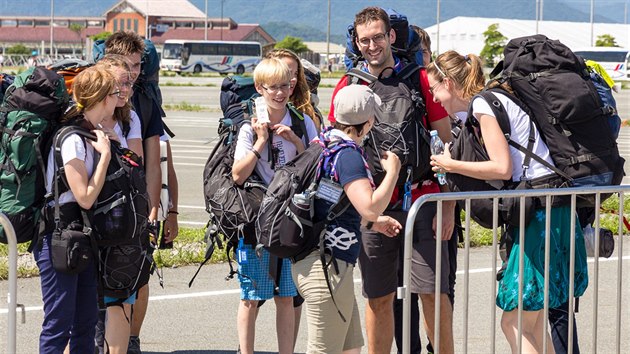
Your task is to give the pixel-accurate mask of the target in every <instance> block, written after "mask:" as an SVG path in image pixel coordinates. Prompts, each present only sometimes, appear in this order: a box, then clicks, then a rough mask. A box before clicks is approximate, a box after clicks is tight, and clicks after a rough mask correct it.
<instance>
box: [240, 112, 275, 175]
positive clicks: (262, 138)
mask: <svg viewBox="0 0 630 354" xmlns="http://www.w3.org/2000/svg"><path fill="white" fill-rule="evenodd" d="M252 129H253V130H254V133H256V134H255V135H256V137H257V138H256V142H255V143H254V145H253V147H252V149H253V150H255V151H256V152H258V155H260V153H261V152H262V151H263V149H264V148H265V145H266V144H267V139H271V137H270V136H269V129H268V126H267V123H263V124H259V123H258V121H257V120H256V118H255V117H254V118H252ZM237 144H238V143H237ZM257 162H258V156H256V154H255V153H254V152H253V151H250V152H248V153H247V155H245V157H244V158H242V159H240V160H238V161H234V164H233V165H232V178H233V179H234V183H236V184H238V185H242V184H243V183H245V180H246V179H247V177H249V176H251V175H252V172H254V168H256V163H257Z"/></svg>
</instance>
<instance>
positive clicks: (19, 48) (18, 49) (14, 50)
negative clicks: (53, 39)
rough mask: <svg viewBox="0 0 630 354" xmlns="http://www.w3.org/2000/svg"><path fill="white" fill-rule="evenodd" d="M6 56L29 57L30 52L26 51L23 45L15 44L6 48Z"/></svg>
mask: <svg viewBox="0 0 630 354" xmlns="http://www.w3.org/2000/svg"><path fill="white" fill-rule="evenodd" d="M6 53H7V54H19V55H30V54H31V50H30V49H28V48H27V47H26V46H25V45H24V44H16V45H14V46H11V47H9V48H7V51H6Z"/></svg>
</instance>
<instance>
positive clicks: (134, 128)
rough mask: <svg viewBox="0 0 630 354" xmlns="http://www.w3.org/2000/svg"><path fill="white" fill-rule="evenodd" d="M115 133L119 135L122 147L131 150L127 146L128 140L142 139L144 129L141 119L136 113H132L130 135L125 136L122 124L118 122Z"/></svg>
mask: <svg viewBox="0 0 630 354" xmlns="http://www.w3.org/2000/svg"><path fill="white" fill-rule="evenodd" d="M114 132H116V135H118V138H119V139H120V145H121V146H122V147H124V148H129V146H128V144H127V140H128V139H142V127H141V126H140V117H139V116H138V114H137V113H136V111H131V118H130V120H129V134H127V137H126V138H125V136H124V135H123V131H122V123H121V122H117V123H116V124H115V125H114Z"/></svg>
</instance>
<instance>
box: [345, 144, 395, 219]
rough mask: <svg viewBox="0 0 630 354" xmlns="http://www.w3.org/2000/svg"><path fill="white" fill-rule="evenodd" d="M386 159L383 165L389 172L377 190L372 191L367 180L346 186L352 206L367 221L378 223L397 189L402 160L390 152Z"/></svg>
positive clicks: (382, 162)
mask: <svg viewBox="0 0 630 354" xmlns="http://www.w3.org/2000/svg"><path fill="white" fill-rule="evenodd" d="M384 157H385V158H384V159H383V160H381V164H382V165H383V168H384V169H385V170H386V171H387V172H386V174H385V178H384V179H383V182H382V183H381V185H380V186H378V188H376V190H374V191H372V186H371V185H370V181H369V180H368V179H367V178H361V179H357V180H354V181H352V182H350V183H347V184H346V185H345V186H344V191H345V192H346V194H347V195H348V199H350V202H351V203H352V206H354V208H355V209H356V210H357V212H358V213H359V214H360V215H361V217H362V218H363V219H365V220H367V221H376V220H377V219H378V217H379V216H380V215H381V214H382V213H383V211H385V208H387V205H388V204H389V200H390V199H391V197H392V193H393V192H394V188H395V187H396V181H397V179H398V171H399V170H400V160H399V159H398V157H397V156H396V155H395V154H394V153H392V152H390V151H387V152H385V154H384Z"/></svg>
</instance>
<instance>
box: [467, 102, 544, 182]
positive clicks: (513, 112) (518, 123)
mask: <svg viewBox="0 0 630 354" xmlns="http://www.w3.org/2000/svg"><path fill="white" fill-rule="evenodd" d="M492 94H493V95H495V96H496V97H497V98H498V99H499V101H500V102H501V104H503V107H505V110H506V111H507V114H508V117H510V128H511V130H512V133H511V139H512V140H514V142H516V143H518V144H519V145H522V146H523V147H525V148H527V142H528V139H529V126H530V124H529V122H530V118H529V116H528V115H527V113H525V111H523V110H522V109H521V107H519V106H518V105H517V104H516V103H514V102H512V100H510V99H509V98H508V97H507V96H505V95H503V94H501V93H496V92H492ZM473 114H475V116H477V115H478V114H487V115H489V116H492V117H494V113H493V112H492V108H490V105H489V104H488V102H486V100H484V99H483V98H481V99H480V98H479V97H477V98H475V99H474V101H473ZM534 130H535V133H534V137H535V142H534V149H533V150H534V154H536V155H538V156H540V157H542V158H543V159H544V160H545V161H547V162H549V163H550V164H552V165H553V164H554V163H553V160H552V159H551V156H549V149H548V148H547V145H545V143H544V142H543V141H542V139H541V138H540V134H539V133H538V129H536V127H535V126H534ZM510 156H511V157H512V180H513V181H520V180H521V176H522V174H523V159H524V157H525V154H524V153H522V152H520V151H518V150H517V149H516V148H514V147H512V146H510ZM551 173H553V171H551V170H550V169H548V168H547V167H545V166H544V165H543V164H541V163H540V162H538V161H536V160H534V159H531V162H530V163H529V169H528V171H527V175H526V176H527V178H529V179H533V178H537V177H542V176H545V175H548V174H551Z"/></svg>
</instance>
